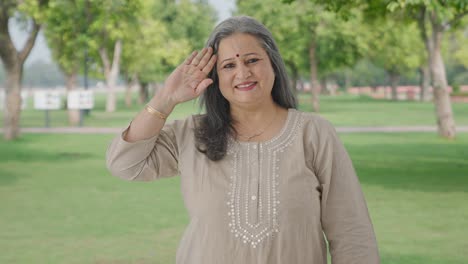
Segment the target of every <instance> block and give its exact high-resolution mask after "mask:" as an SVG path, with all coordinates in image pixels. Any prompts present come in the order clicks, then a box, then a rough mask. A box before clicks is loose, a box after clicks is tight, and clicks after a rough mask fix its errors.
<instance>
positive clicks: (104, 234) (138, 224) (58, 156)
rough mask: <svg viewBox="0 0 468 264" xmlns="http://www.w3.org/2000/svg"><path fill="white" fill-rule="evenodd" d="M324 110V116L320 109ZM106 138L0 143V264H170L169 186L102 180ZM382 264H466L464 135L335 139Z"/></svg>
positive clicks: (176, 219) (178, 224)
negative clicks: (361, 197) (348, 163)
mask: <svg viewBox="0 0 468 264" xmlns="http://www.w3.org/2000/svg"><path fill="white" fill-rule="evenodd" d="M325 107H326V106H324V108H325ZM111 138H112V135H73V134H69V135H50V134H24V135H23V136H22V137H21V139H20V140H18V141H17V142H5V141H3V140H0V201H1V202H0V234H1V235H0V248H1V253H0V263H35V264H42V263H44V264H45V263H47V264H55V263H65V264H75V263H76V264H88V263H90V264H91V263H100V264H104V263H113V264H115V263H161V264H163V263H164V264H167V263H174V255H175V250H176V247H177V244H178V241H179V239H180V237H181V235H182V232H183V230H184V227H185V225H186V224H187V214H186V213H185V211H184V208H183V204H182V200H181V195H180V193H179V179H178V178H177V177H176V178H171V179H164V180H161V181H157V182H150V183H148V182H147V183H141V182H126V181H123V180H120V179H117V178H114V177H112V176H110V175H109V173H108V172H107V171H106V169H105V167H104V155H105V149H106V146H107V145H108V143H109V141H110V139H111ZM341 138H342V139H343V141H344V143H345V145H346V147H347V148H348V150H349V152H350V155H351V157H352V159H353V161H354V164H355V166H356V169H357V172H358V175H359V177H360V180H361V183H362V187H363V190H364V193H365V196H366V198H367V201H368V206H369V210H370V213H371V217H372V219H373V222H374V226H375V230H376V233H377V237H378V241H379V246H380V252H381V256H382V263H384V264H420V263H424V264H440V263H444V264H464V263H468V251H467V250H466V249H467V248H468V240H467V239H466V237H468V229H467V227H468V203H467V201H468V158H467V157H468V134H466V133H460V134H459V135H458V137H457V139H456V140H455V141H446V140H443V139H440V138H437V136H436V135H435V134H433V133H395V134H342V135H341Z"/></svg>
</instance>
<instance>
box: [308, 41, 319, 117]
mask: <svg viewBox="0 0 468 264" xmlns="http://www.w3.org/2000/svg"><path fill="white" fill-rule="evenodd" d="M315 49H316V43H315V40H314V39H312V41H311V42H310V45H309V63H310V86H311V93H312V109H313V110H314V112H319V111H320V101H319V95H320V82H319V80H318V74H317V64H318V62H317V57H316V54H315Z"/></svg>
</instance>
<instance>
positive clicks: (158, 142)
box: [106, 123, 178, 181]
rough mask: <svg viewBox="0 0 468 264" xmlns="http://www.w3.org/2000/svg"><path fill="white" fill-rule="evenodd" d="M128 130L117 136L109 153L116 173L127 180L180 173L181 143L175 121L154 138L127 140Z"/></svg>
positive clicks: (108, 162) (110, 161)
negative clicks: (178, 142) (176, 131)
mask: <svg viewBox="0 0 468 264" xmlns="http://www.w3.org/2000/svg"><path fill="white" fill-rule="evenodd" d="M126 131H127V130H125V131H124V132H123V133H122V134H120V135H118V136H117V137H115V138H114V139H113V140H112V142H111V144H110V145H109V147H108V149H107V153H106V158H107V160H106V163H107V168H108V169H109V171H110V172H111V173H112V175H114V176H117V177H120V178H122V179H126V180H137V181H150V180H155V179H158V178H162V177H171V176H175V175H177V173H178V145H177V140H176V137H175V133H174V127H173V123H171V124H166V125H165V126H164V127H163V129H162V130H161V131H160V133H159V134H158V135H156V136H154V137H152V138H149V139H146V140H140V141H137V142H132V143H131V142H127V141H125V140H124V139H123V136H124V135H125V133H126Z"/></svg>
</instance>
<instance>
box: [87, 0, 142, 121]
mask: <svg viewBox="0 0 468 264" xmlns="http://www.w3.org/2000/svg"><path fill="white" fill-rule="evenodd" d="M86 1H87V5H88V9H87V12H88V13H87V14H86V16H87V17H88V18H89V19H88V22H89V28H88V31H87V35H88V37H89V42H88V47H89V50H90V55H91V56H94V57H95V58H99V59H100V61H101V65H100V66H101V69H102V72H103V73H104V77H105V79H106V86H107V100H106V112H114V111H115V110H116V102H117V98H116V91H115V88H116V84H117V78H118V76H119V73H120V59H121V55H122V49H123V46H124V45H125V42H126V41H127V40H128V38H127V37H128V36H129V34H128V33H129V32H130V31H132V30H133V28H134V27H137V26H138V25H137V22H138V16H139V14H140V12H141V7H142V5H141V1H139V0H119V1H114V0H105V1H91V0H86ZM96 51H97V53H96Z"/></svg>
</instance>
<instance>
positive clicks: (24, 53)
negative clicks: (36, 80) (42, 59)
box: [0, 0, 48, 140]
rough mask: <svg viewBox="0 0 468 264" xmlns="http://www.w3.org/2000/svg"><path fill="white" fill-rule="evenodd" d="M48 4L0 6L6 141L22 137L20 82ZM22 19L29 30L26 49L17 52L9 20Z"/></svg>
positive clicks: (6, 2)
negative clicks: (9, 28) (4, 79)
mask: <svg viewBox="0 0 468 264" xmlns="http://www.w3.org/2000/svg"><path fill="white" fill-rule="evenodd" d="M47 2H48V1H47V0H27V1H15V0H2V1H1V2H0V58H1V60H2V63H3V67H4V69H5V72H6V85H5V88H6V108H5V112H4V125H3V127H4V138H5V139H6V140H13V139H16V138H17V137H18V136H19V133H20V128H19V121H20V115H21V81H22V75H23V65H24V62H25V61H26V58H27V57H28V55H29V53H30V52H31V49H32V48H33V46H34V43H35V41H36V37H37V34H38V33H39V30H40V28H41V22H42V20H43V17H42V14H43V12H42V11H43V9H45V8H46V6H47ZM15 17H16V18H20V19H21V20H22V21H23V22H24V23H25V24H26V25H27V26H28V27H29V36H28V38H27V40H26V42H25V44H24V46H23V47H22V48H21V49H19V50H17V49H16V47H15V45H14V44H13V41H12V39H11V36H10V32H9V30H8V22H9V21H10V19H15Z"/></svg>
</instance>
